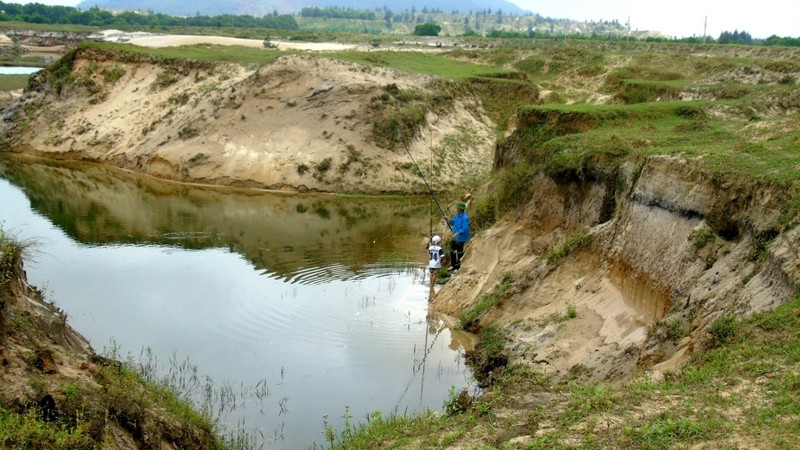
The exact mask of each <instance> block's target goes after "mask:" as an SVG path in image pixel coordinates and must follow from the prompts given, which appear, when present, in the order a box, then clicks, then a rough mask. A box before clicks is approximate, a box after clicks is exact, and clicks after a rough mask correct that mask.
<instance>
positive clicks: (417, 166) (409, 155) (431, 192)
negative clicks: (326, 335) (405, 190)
mask: <svg viewBox="0 0 800 450" xmlns="http://www.w3.org/2000/svg"><path fill="white" fill-rule="evenodd" d="M403 148H405V149H406V154H408V157H409V158H411V162H412V163H414V167H416V168H417V172H419V177H420V178H422V181H423V182H424V183H425V187H426V188H428V192H429V193H430V194H431V198H432V199H433V202H434V203H436V206H437V207H438V208H439V212H440V213H442V217H443V218H444V219H445V220H444V223H445V224H446V225H447V228H449V229H450V231H453V227H452V226H451V225H450V221H449V220H447V215H446V214H445V213H444V210H443V209H442V205H440V204H439V200H437V199H436V194H434V193H433V189H431V186H430V185H429V184H428V180H426V179H425V175H423V174H422V169H420V168H419V164H417V162H416V161H414V157H413V156H411V152H410V151H408V146H407V145H405V144H403Z"/></svg>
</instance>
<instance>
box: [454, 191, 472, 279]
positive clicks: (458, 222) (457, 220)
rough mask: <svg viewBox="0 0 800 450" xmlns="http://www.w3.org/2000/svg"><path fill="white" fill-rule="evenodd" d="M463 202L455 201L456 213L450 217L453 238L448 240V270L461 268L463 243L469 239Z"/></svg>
mask: <svg viewBox="0 0 800 450" xmlns="http://www.w3.org/2000/svg"><path fill="white" fill-rule="evenodd" d="M466 210H467V204H466V203H465V202H458V203H456V211H457V212H456V215H455V216H453V218H452V219H450V225H451V227H452V230H453V240H452V242H450V264H452V266H451V267H450V270H451V271H453V272H455V271H456V270H458V269H460V268H461V258H462V257H463V256H464V245H465V244H466V243H467V241H469V216H468V215H467V213H466Z"/></svg>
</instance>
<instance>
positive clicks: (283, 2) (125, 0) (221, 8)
mask: <svg viewBox="0 0 800 450" xmlns="http://www.w3.org/2000/svg"><path fill="white" fill-rule="evenodd" d="M95 6H97V7H100V8H104V9H112V10H134V11H152V12H156V13H163V14H169V15H175V16H193V15H197V14H199V15H204V16H216V15H222V14H235V15H241V14H249V15H251V16H256V17H261V16H264V15H266V14H271V13H272V12H274V11H277V12H278V13H280V14H292V13H297V12H300V10H301V9H302V8H303V7H306V6H318V7H321V8H325V7H328V6H338V7H341V8H349V9H357V10H375V9H383V8H384V7H386V8H389V9H390V10H391V11H392V12H401V11H405V10H411V8H415V9H416V10H417V11H422V10H423V9H424V8H427V9H433V8H437V9H439V10H440V11H442V12H448V13H449V12H452V11H459V12H462V13H468V12H470V11H473V12H476V11H486V10H487V9H490V10H491V11H492V12H497V10H498V9H499V10H502V12H503V13H505V14H512V13H513V14H525V13H526V11H525V10H523V9H522V8H520V7H519V6H517V5H515V4H513V3H511V2H509V1H506V0H194V1H192V2H187V1H185V0H83V1H82V2H81V3H79V4H78V6H77V7H78V8H81V9H88V8H92V7H95Z"/></svg>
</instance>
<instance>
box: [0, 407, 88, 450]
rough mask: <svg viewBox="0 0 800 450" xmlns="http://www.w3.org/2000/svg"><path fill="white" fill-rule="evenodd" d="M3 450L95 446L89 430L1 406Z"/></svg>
mask: <svg viewBox="0 0 800 450" xmlns="http://www.w3.org/2000/svg"><path fill="white" fill-rule="evenodd" d="M0 447H2V448H9V449H10V448H14V449H25V448H52V449H59V450H62V449H63V450H72V449H75V450H80V449H86V450H90V449H93V448H96V447H95V443H94V441H93V439H92V438H91V436H89V435H88V433H87V432H86V430H84V429H83V428H81V427H79V426H78V427H69V426H67V425H65V424H63V423H59V422H46V421H45V420H43V419H42V418H41V417H39V416H38V415H37V413H36V411H35V410H34V409H29V410H28V411H27V412H26V413H24V414H20V413H17V412H14V411H11V410H8V409H6V408H3V407H1V406H0Z"/></svg>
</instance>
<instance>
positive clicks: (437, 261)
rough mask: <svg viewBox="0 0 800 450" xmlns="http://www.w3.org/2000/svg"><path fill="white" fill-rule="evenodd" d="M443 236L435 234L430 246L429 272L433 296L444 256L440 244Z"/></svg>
mask: <svg viewBox="0 0 800 450" xmlns="http://www.w3.org/2000/svg"><path fill="white" fill-rule="evenodd" d="M441 242H442V238H441V237H439V236H434V237H432V238H431V243H430V245H429V246H428V272H430V275H431V286H430V288H431V297H433V285H434V284H436V276H437V275H439V269H441V268H442V257H444V250H442V247H441V246H440V245H439V243H441Z"/></svg>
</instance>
